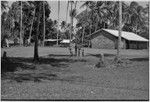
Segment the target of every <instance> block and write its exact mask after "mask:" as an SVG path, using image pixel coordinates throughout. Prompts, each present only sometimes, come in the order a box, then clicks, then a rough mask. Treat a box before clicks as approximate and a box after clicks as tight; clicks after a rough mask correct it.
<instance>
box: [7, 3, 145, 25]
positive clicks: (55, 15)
mask: <svg viewBox="0 0 150 102" xmlns="http://www.w3.org/2000/svg"><path fill="white" fill-rule="evenodd" d="M8 2H9V5H11V4H12V2H14V1H8ZM126 2H127V3H130V1H126ZM48 3H49V5H50V7H51V14H50V18H51V19H52V20H58V1H48ZM138 3H139V4H140V5H142V6H146V4H147V2H146V1H145V2H142V1H138ZM82 4H83V2H80V1H79V2H78V3H77V14H79V13H80V12H82V11H83V10H84V9H85V8H80V7H81V5H82ZM66 9H67V1H61V2H60V22H61V21H65V20H66ZM69 9H70V7H69ZM69 22H70V17H69V13H68V17H67V23H69ZM76 23H77V21H76V19H74V25H75V24H76Z"/></svg>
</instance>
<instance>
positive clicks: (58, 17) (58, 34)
mask: <svg viewBox="0 0 150 102" xmlns="http://www.w3.org/2000/svg"><path fill="white" fill-rule="evenodd" d="M59 12H60V1H58V28H57V29H58V31H57V46H58V36H59Z"/></svg>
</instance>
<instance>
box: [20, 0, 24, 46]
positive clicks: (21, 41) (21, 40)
mask: <svg viewBox="0 0 150 102" xmlns="http://www.w3.org/2000/svg"><path fill="white" fill-rule="evenodd" d="M20 15H21V16H20V45H22V44H23V38H22V37H23V35H22V1H20Z"/></svg>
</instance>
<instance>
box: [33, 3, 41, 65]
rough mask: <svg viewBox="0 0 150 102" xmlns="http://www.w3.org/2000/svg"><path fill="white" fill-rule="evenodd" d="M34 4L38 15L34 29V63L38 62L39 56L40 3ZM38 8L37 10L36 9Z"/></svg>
mask: <svg viewBox="0 0 150 102" xmlns="http://www.w3.org/2000/svg"><path fill="white" fill-rule="evenodd" d="M35 2H36V13H37V15H38V18H37V28H36V33H35V37H34V43H35V44H34V59H33V60H34V61H35V62H36V61H39V55H38V36H39V25H40V22H39V21H40V17H41V14H40V11H41V2H40V1H35ZM37 7H38V8H37Z"/></svg>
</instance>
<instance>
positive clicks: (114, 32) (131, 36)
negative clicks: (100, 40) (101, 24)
mask: <svg viewBox="0 0 150 102" xmlns="http://www.w3.org/2000/svg"><path fill="white" fill-rule="evenodd" d="M102 30H104V31H106V32H109V33H110V34H112V35H114V36H116V37H118V36H119V34H118V33H119V31H118V30H111V29H102ZM121 37H122V38H124V39H126V40H129V41H145V42H147V41H148V40H147V39H145V38H143V37H141V36H139V35H137V34H134V33H132V32H125V31H122V33H121Z"/></svg>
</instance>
